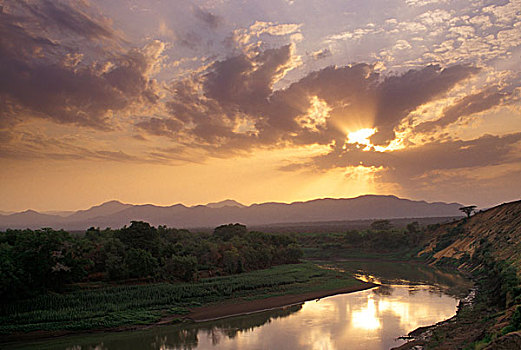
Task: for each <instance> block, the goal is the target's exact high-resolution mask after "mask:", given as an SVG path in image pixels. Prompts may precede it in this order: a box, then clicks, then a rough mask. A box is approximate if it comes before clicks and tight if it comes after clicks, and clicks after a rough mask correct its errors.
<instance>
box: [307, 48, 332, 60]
mask: <svg viewBox="0 0 521 350" xmlns="http://www.w3.org/2000/svg"><path fill="white" fill-rule="evenodd" d="M331 55H332V53H331V50H329V48H325V49H321V50H317V51H314V52H313V53H312V54H311V57H313V59H314V60H321V59H324V58H327V57H330V56H331Z"/></svg>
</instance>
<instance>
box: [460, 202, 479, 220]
mask: <svg viewBox="0 0 521 350" xmlns="http://www.w3.org/2000/svg"><path fill="white" fill-rule="evenodd" d="M475 209H476V206H475V205H469V206H466V207H461V208H459V210H461V211H462V212H464V213H465V214H467V217H468V218H470V215H471V214H472V213H473V212H474V210H475Z"/></svg>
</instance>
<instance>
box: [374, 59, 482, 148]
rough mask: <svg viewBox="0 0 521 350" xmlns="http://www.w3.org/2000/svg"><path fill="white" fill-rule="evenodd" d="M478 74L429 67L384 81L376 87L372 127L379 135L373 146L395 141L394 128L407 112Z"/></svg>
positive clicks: (471, 70) (464, 69) (464, 68)
mask: <svg viewBox="0 0 521 350" xmlns="http://www.w3.org/2000/svg"><path fill="white" fill-rule="evenodd" d="M478 71H479V69H478V68H475V67H470V66H463V65H456V66H452V67H448V68H445V69H441V68H440V66H438V65H429V66H427V67H425V68H423V69H419V70H409V71H408V72H406V73H405V74H402V75H398V76H390V77H387V78H385V80H384V81H383V82H382V84H381V85H380V86H379V88H378V99H377V111H376V116H375V125H376V126H377V127H378V132H377V133H376V134H374V135H373V136H372V137H371V142H372V143H373V144H375V145H386V144H388V143H389V142H390V141H391V140H393V139H394V137H395V134H394V128H395V127H396V126H397V125H398V124H399V123H400V121H401V120H403V119H404V118H405V117H406V116H407V115H408V114H409V113H410V112H412V111H414V110H415V109H416V108H417V107H419V106H421V105H422V104H424V103H426V102H429V101H432V100H433V99H435V98H436V97H438V96H440V95H441V94H443V93H446V92H447V91H449V90H450V89H451V88H452V87H454V85H456V84H457V83H458V82H460V81H462V80H463V79H465V78H468V77H469V76H470V75H471V74H475V73H477V72H478Z"/></svg>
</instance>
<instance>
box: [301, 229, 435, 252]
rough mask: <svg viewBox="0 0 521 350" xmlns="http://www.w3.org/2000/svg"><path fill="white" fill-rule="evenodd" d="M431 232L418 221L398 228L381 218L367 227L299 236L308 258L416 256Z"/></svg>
mask: <svg viewBox="0 0 521 350" xmlns="http://www.w3.org/2000/svg"><path fill="white" fill-rule="evenodd" d="M430 232H431V230H430V229H429V228H423V227H420V225H419V224H418V222H411V223H410V224H408V225H407V226H406V227H405V228H395V227H393V226H392V224H391V223H390V222H389V221H388V220H377V221H375V222H373V223H372V224H371V227H370V228H369V229H366V230H348V231H346V232H334V233H326V234H324V233H315V234H314V233H306V234H299V235H297V240H298V242H299V243H300V245H301V246H302V250H303V251H304V256H305V257H306V258H313V259H327V258H351V259H352V258H366V259H367V258H376V259H390V260H397V259H398V260H405V259H412V258H413V257H415V256H416V253H417V252H418V251H419V250H420V248H421V247H422V245H423V243H424V242H425V240H426V238H427V237H428V235H429V233H430Z"/></svg>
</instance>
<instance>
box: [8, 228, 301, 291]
mask: <svg viewBox="0 0 521 350" xmlns="http://www.w3.org/2000/svg"><path fill="white" fill-rule="evenodd" d="M301 257H302V251H301V249H300V247H299V246H298V245H297V242H296V239H295V238H294V237H292V236H287V235H275V234H266V233H261V232H253V231H251V232H250V231H248V230H247V228H246V227H245V226H243V225H240V224H229V225H223V226H219V227H217V228H216V229H215V230H214V232H213V233H193V232H190V231H188V230H178V229H174V228H168V227H166V226H159V227H157V228H156V227H153V226H150V225H149V224H148V223H146V222H141V221H132V222H131V224H130V226H128V227H126V226H125V227H123V228H121V229H119V230H112V229H105V230H100V229H99V228H90V229H89V230H87V231H86V232H85V234H82V235H71V234H70V233H68V232H65V231H63V230H61V231H56V230H52V229H49V228H45V229H41V230H7V231H5V232H0V276H1V278H0V298H2V299H3V300H14V299H20V298H25V297H30V296H34V295H37V294H40V293H42V292H45V291H62V290H64V288H65V287H66V286H67V285H69V284H71V283H75V282H86V281H87V282H88V281H123V280H129V279H140V280H142V281H171V282H175V281H195V280H197V279H198V278H200V277H208V276H219V275H228V274H236V273H241V272H243V271H252V270H257V269H264V268H268V267H270V266H273V265H279V264H287V263H296V262H298V261H299V259H300V258H301Z"/></svg>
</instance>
